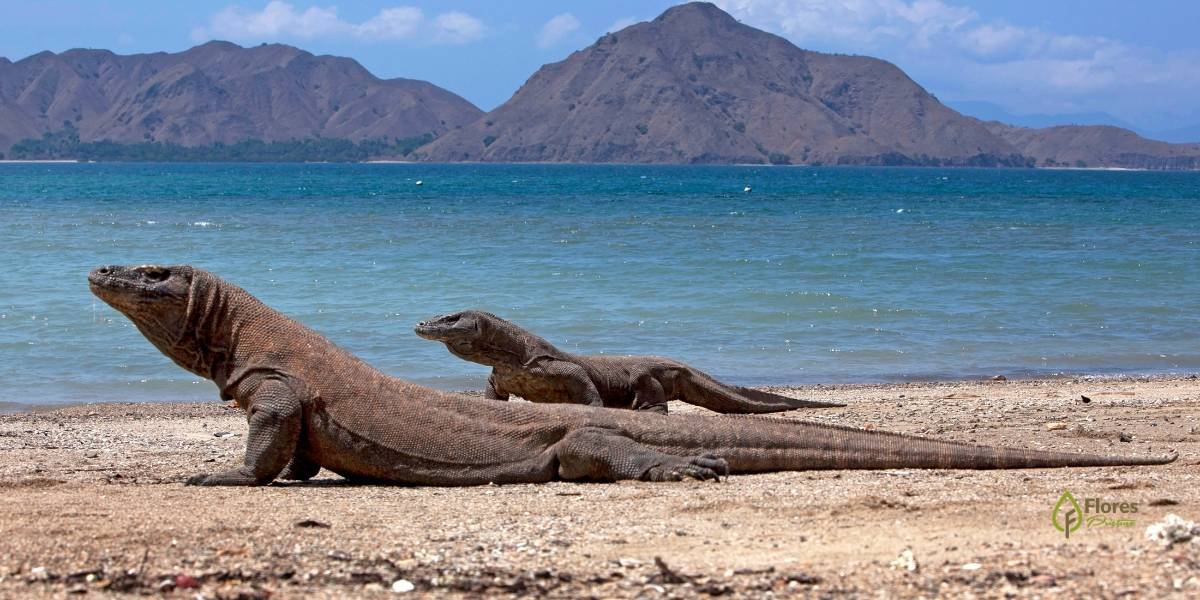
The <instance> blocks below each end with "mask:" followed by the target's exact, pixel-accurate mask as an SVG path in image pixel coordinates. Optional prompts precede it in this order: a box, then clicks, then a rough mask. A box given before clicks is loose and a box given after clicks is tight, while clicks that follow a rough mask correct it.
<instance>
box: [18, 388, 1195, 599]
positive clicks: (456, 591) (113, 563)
mask: <svg viewBox="0 0 1200 600" xmlns="http://www.w3.org/2000/svg"><path fill="white" fill-rule="evenodd" d="M791 389H793V390H794V391H795V392H796V393H797V395H800V396H802V397H806V398H819V399H839V400H843V401H845V402H847V403H849V405H850V406H849V407H847V408H845V409H821V410H816V411H808V412H805V413H803V414H802V415H801V414H799V413H792V414H790V415H788V416H803V417H804V418H811V419H815V420H819V421H823V422H829V423H839V424H848V425H856V426H864V427H878V428H880V429H887V430H893V431H901V432H908V433H917V434H926V435H931V436H937V437H944V438H949V439H955V440H964V441H971V442H979V443H989V444H1006V445H1013V446H1021V447H1028V448H1045V449H1055V450H1076V451H1089V452H1104V453H1120V454H1158V453H1162V452H1165V451H1167V450H1171V449H1173V450H1176V451H1178V452H1179V454H1180V458H1179V460H1178V461H1176V462H1175V463H1174V464H1171V465H1168V466H1158V467H1114V468H1085V469H1040V470H1025V471H992V472H987V471H979V472H972V471H841V472H807V473H804V472H801V473H779V474H769V475H757V476H740V477H732V478H730V479H729V480H728V481H725V482H722V483H711V482H710V483H699V482H684V483H678V484H650V483H637V482H632V483H631V482H626V483H619V484H572V483H554V484H546V485H512V486H500V487H495V486H489V487H476V488H457V489H456V488H450V489H446V488H422V487H381V486H350V485H345V484H343V483H341V481H340V480H339V478H338V477H337V476H335V475H332V474H330V473H328V472H322V473H321V475H320V476H319V478H318V479H317V480H314V481H313V482H310V483H306V484H281V485H272V486H270V487H264V488H253V489H237V488H191V487H184V486H183V485H181V484H180V481H181V480H182V479H183V478H185V477H186V476H188V475H190V474H193V473H196V472H200V471H209V472H211V471H213V470H216V469H219V468H225V467H228V466H231V465H234V464H235V463H237V462H238V461H239V460H240V456H241V451H242V446H243V444H244V442H245V438H244V434H245V430H246V426H245V421H244V418H243V416H242V414H241V413H240V412H239V411H237V410H236V409H231V408H228V407H226V406H224V405H223V404H220V403H215V402H214V403H213V404H208V405H168V404H161V405H155V404H107V405H93V406H79V407H73V408H67V409H61V410H57V411H53V412H41V413H35V414H22V415H5V416H0V451H2V452H3V456H4V460H3V461H2V462H0V497H2V498H3V503H2V504H0V595H3V596H10V597H27V596H34V597H36V596H56V597H61V596H63V595H64V594H67V593H73V594H87V595H89V596H97V595H113V594H122V593H128V594H157V593H159V592H166V593H168V595H172V596H174V597H181V598H184V597H186V598H194V597H196V596H197V594H199V595H202V596H203V597H205V598H216V597H231V598H232V597H239V595H240V597H247V598H253V597H265V596H268V595H271V596H274V597H276V598H278V597H300V596H304V597H311V596H318V597H320V596H326V597H344V596H348V595H349V596H372V595H374V596H391V595H393V592H392V586H393V584H394V583H395V582H397V581H399V580H404V581H405V582H407V583H410V584H411V587H412V588H414V591H412V592H411V593H410V594H409V595H426V594H434V595H478V594H480V593H491V594H506V595H513V596H523V595H532V594H545V595H551V596H558V597H580V596H584V597H586V596H596V597H614V596H617V597H627V596H643V597H647V598H656V597H689V596H697V595H718V594H732V595H737V596H754V597H765V596H769V595H775V596H788V595H804V596H832V595H841V594H846V593H849V594H851V595H861V596H926V597H928V596H935V595H955V596H960V595H975V596H982V597H1001V596H1013V595H1015V596H1040V597H1052V596H1058V595H1063V594H1066V595H1076V596H1089V597H1118V596H1127V595H1132V596H1170V595H1175V596H1178V597H1193V598H1194V597H1198V596H1200V542H1184V543H1179V544H1176V545H1174V546H1172V547H1169V548H1164V547H1163V546H1161V545H1160V544H1158V543H1155V542H1153V541H1149V540H1147V539H1146V538H1145V536H1144V532H1145V530H1146V528H1147V526H1149V525H1151V524H1153V523H1155V522H1157V521H1160V520H1161V519H1162V518H1163V517H1164V516H1165V515H1166V514H1168V513H1177V514H1179V515H1181V516H1183V517H1184V518H1187V519H1197V518H1200V489H1198V488H1200V486H1198V485H1197V483H1198V482H1197V475H1198V474H1200V467H1198V465H1200V381H1197V380H1196V379H1195V378H1194V377H1193V378H1164V379H1150V380H1147V379H1137V380H1134V379H1076V380H1070V379H1063V380H1043V381H1009V382H997V383H992V382H959V383H921V384H896V385H848V386H829V387H803V388H791ZM1081 396H1087V397H1088V398H1090V401H1089V402H1084V401H1083V400H1082V399H1081ZM672 410H680V411H682V410H698V409H691V408H690V407H685V406H678V407H677V406H672ZM1050 423H1062V424H1065V426H1066V427H1065V428H1064V429H1057V428H1056V427H1058V426H1056V425H1048V424H1050ZM221 432H231V433H234V434H237V435H234V436H227V437H226V436H221V437H218V436H216V435H214V434H216V433H221ZM1122 434H1124V439H1130V440H1131V441H1128V442H1123V441H1121V438H1122ZM1063 490H1070V491H1071V492H1073V494H1074V495H1075V496H1076V497H1078V498H1079V499H1080V501H1081V502H1082V501H1083V499H1084V498H1102V499H1105V500H1107V501H1114V502H1128V503H1137V512H1136V513H1134V514H1126V515H1122V516H1123V517H1124V518H1132V519H1133V520H1134V524H1133V526H1131V527H1089V528H1084V529H1081V530H1079V531H1077V532H1075V533H1073V534H1072V536H1071V538H1070V539H1066V538H1064V536H1063V534H1062V533H1060V532H1058V531H1057V530H1055V529H1054V528H1053V527H1052V525H1051V518H1050V515H1051V508H1052V506H1053V505H1054V503H1055V501H1056V500H1057V499H1058V498H1059V495H1060V494H1061V493H1062V492H1063ZM906 551H909V552H910V553H911V557H912V560H909V559H908V558H907V557H908V556H909V554H908V553H906ZM656 559H661V561H662V562H661V564H660V563H656ZM897 559H899V560H897ZM893 562H895V563H896V564H893ZM910 567H913V568H914V569H915V570H910ZM397 585H398V587H399V588H400V589H407V588H408V587H409V586H408V585H407V584H406V583H399V584H397ZM192 586H196V587H192ZM172 590H173V591H172Z"/></svg>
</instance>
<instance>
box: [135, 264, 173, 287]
mask: <svg viewBox="0 0 1200 600" xmlns="http://www.w3.org/2000/svg"><path fill="white" fill-rule="evenodd" d="M170 276H171V270H170V269H168V268H166V267H146V268H145V269H142V277H145V278H146V279H149V280H150V281H153V282H156V283H157V282H160V281H166V280H167V278H168V277H170Z"/></svg>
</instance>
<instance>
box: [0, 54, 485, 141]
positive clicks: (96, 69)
mask: <svg viewBox="0 0 1200 600" xmlns="http://www.w3.org/2000/svg"><path fill="white" fill-rule="evenodd" d="M480 112H481V111H480V110H479V109H478V108H476V107H475V106H474V105H472V104H471V103H469V102H467V101H466V100H464V99H462V98H460V97H459V96H456V95H454V94H452V93H450V92H448V91H446V90H443V89H441V88H439V87H437V86H435V85H432V84H430V83H426V82H424V81H415V80H410V79H388V80H383V79H379V78H377V77H375V76H374V75H372V74H371V73H370V72H368V71H367V70H366V69H365V68H363V67H362V65H360V64H358V63H357V62H355V61H354V60H351V59H349V58H340V57H334V56H314V55H312V54H310V53H308V52H305V51H303V50H300V49H298V48H293V47H291V46H285V45H279V44H271V45H262V46H255V47H251V48H242V47H240V46H237V45H235V44H231V43H228V42H209V43H207V44H204V45H201V46H197V47H195V48H192V49H190V50H187V51H184V52H179V53H175V54H167V53H163V52H158V53H153V54H135V55H128V56H122V55H117V54H113V53H112V52H109V51H107V50H69V51H66V52H63V53H61V54H54V53H52V52H41V53H39V54H35V55H33V56H30V57H28V58H25V59H22V60H19V61H17V62H15V63H14V62H9V61H7V60H0V151H3V150H7V149H8V147H9V146H11V145H12V144H13V143H15V142H17V141H19V140H21V139H24V138H38V137H41V136H42V135H43V134H44V133H47V132H58V131H61V130H63V129H67V128H74V129H75V130H77V131H78V135H79V138H80V140H82V141H85V142H86V141H95V140H112V141H115V142H127V143H129V142H143V141H159V142H173V143H176V144H180V145H184V146H199V145H207V144H212V143H215V142H224V143H231V142H236V141H239V140H246V139H261V140H267V141H271V140H290V139H298V138H311V137H317V136H320V137H325V138H339V139H349V140H353V141H360V140H364V139H383V138H386V139H389V140H391V139H393V138H409V137H416V136H421V135H425V134H427V133H432V134H434V135H440V134H442V133H444V132H446V131H448V130H450V129H451V128H453V127H455V126H459V125H462V124H464V123H469V122H471V121H473V120H475V118H476V117H478V116H479V114H480Z"/></svg>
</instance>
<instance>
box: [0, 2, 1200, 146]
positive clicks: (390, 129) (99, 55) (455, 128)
mask: <svg viewBox="0 0 1200 600" xmlns="http://www.w3.org/2000/svg"><path fill="white" fill-rule="evenodd" d="M64 127H71V128H74V129H75V130H77V134H78V138H79V140H81V141H94V140H105V139H107V140H113V141H116V142H123V143H137V142H143V141H159V142H172V143H175V144H180V145H184V146H197V145H206V144H213V143H215V142H223V143H230V142H234V141H238V140H244V139H261V140H292V139H304V138H312V137H317V136H320V137H324V138H343V139H348V140H353V141H361V140H373V139H397V138H416V137H418V136H422V135H431V136H436V137H437V139H435V140H434V141H432V142H431V143H428V144H426V145H424V146H421V147H420V148H417V149H416V150H415V151H414V152H412V154H410V155H408V156H409V158H411V159H416V160H428V161H444V162H458V161H502V162H575V163H586V162H628V163H776V164H825V165H830V164H862V165H975V166H1087V167H1130V168H1154V169H1197V168H1200V144H1168V143H1165V142H1158V141H1153V140H1147V139H1145V138H1142V137H1139V136H1138V135H1136V134H1134V133H1133V132H1130V131H1128V130H1125V129H1120V128H1117V127H1109V126H1062V127H1049V128H1044V129H1032V128H1022V127H1014V126H1010V125H1005V124H1002V123H999V122H995V121H990V122H983V121H980V120H978V119H975V118H972V117H968V116H964V115H962V114H960V113H958V112H956V111H954V110H953V109H951V108H949V107H947V106H945V105H944V104H942V103H941V102H940V101H938V99H937V98H936V97H934V96H933V95H931V94H929V93H928V92H927V91H926V90H925V89H923V88H922V87H921V86H920V85H918V84H917V83H916V82H914V81H912V80H911V79H910V78H909V77H908V76H907V75H905V74H904V73H903V72H902V71H901V70H900V69H898V68H897V67H896V66H894V65H892V64H890V63H888V62H885V61H882V60H878V59H874V58H870V57H865V56H846V55H832V54H823V53H819V52H812V51H807V50H803V49H800V48H797V47H796V46H794V45H793V44H791V43H790V42H788V41H787V40H785V39H783V38H781V37H778V36H775V35H773V34H769V33H766V32H763V31H760V30H757V29H754V28H752V27H749V26H746V25H743V24H741V23H739V22H737V21H736V20H735V19H733V18H732V17H730V16H729V15H728V14H726V13H725V12H723V11H721V10H720V9H718V8H717V7H716V6H713V5H712V4H707V3H692V4H685V5H680V6H676V7H673V8H671V9H669V10H667V11H666V12H664V13H663V14H662V15H661V16H659V17H658V18H656V19H654V20H653V21H650V22H645V23H638V24H636V25H632V26H630V27H627V28H625V29H623V30H621V31H618V32H616V33H612V34H608V35H605V36H604V37H602V38H600V40H598V41H597V42H596V43H595V44H593V45H592V46H589V47H588V48H585V49H583V50H580V51H577V52H575V53H573V54H571V55H570V56H569V57H567V58H566V59H565V60H563V61H561V62H557V63H553V64H549V65H546V66H544V67H542V68H541V69H539V70H538V71H537V72H536V73H534V74H533V76H532V77H530V78H529V80H528V81H526V83H525V84H524V85H523V86H521V88H520V89H519V90H518V91H517V92H516V93H515V94H514V95H513V96H512V98H511V99H509V100H508V101H507V102H505V103H504V104H503V105H501V106H500V107H498V108H496V109H495V110H493V111H491V112H489V113H486V114H483V113H481V111H479V110H478V109H477V108H475V107H474V106H472V105H471V104H470V103H468V102H467V101H465V100H463V99H462V98H460V97H458V96H456V95H454V94H452V93H450V92H447V91H445V90H442V89H440V88H438V87H436V86H434V85H432V84H428V83H425V82H418V81H412V80H404V79H394V80H380V79H377V78H375V77H374V76H372V75H371V74H370V73H368V72H367V71H366V70H365V69H363V68H362V67H361V66H360V65H359V64H358V63H356V62H355V61H353V60H350V59H346V58H336V57H328V56H320V57H318V56H313V55H311V54H309V53H307V52H304V51H302V50H298V49H296V48H291V47H289V46H282V45H264V46H258V47H253V48H241V47H238V46H235V45H233V44H229V43H225V42H210V43H208V44H205V45H203V46H198V47H196V48H193V49H191V50H188V51H186V52H182V53H178V54H164V53H158V54H146V55H134V56H117V55H114V54H112V53H111V52H107V51H102V50H72V51H68V52H64V53H62V54H57V55H56V54H52V53H49V52H44V53H41V54H37V55H34V56H31V57H29V58H26V59H24V60H21V61H18V62H16V63H9V62H7V61H5V60H2V59H0V152H6V151H8V150H9V147H11V146H12V145H13V144H14V143H15V142H17V141H18V140H20V139H24V138H38V137H41V136H43V135H45V134H47V133H54V132H56V131H60V130H61V129H63V128H64Z"/></svg>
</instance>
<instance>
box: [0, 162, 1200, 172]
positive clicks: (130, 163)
mask: <svg viewBox="0 0 1200 600" xmlns="http://www.w3.org/2000/svg"><path fill="white" fill-rule="evenodd" d="M4 164H13V165H30V164H105V165H139V164H140V165H144V164H167V165H560V166H576V167H580V166H583V167H586V166H607V167H754V168H766V167H770V168H785V169H786V168H864V169H988V170H1021V169H1030V170H1036V171H1129V172H1138V173H1148V172H1163V173H1196V172H1200V169H1143V168H1133V167H1057V166H1055V167H1044V166H1034V167H975V166H945V165H939V166H932V165H931V166H924V165H773V164H755V163H702V164H694V163H574V162H479V161H462V162H449V163H447V162H425V161H415V160H394V159H379V160H348V161H263V160H242V161H224V160H219V161H193V160H84V159H46V160H41V159H2V160H0V165H4Z"/></svg>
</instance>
